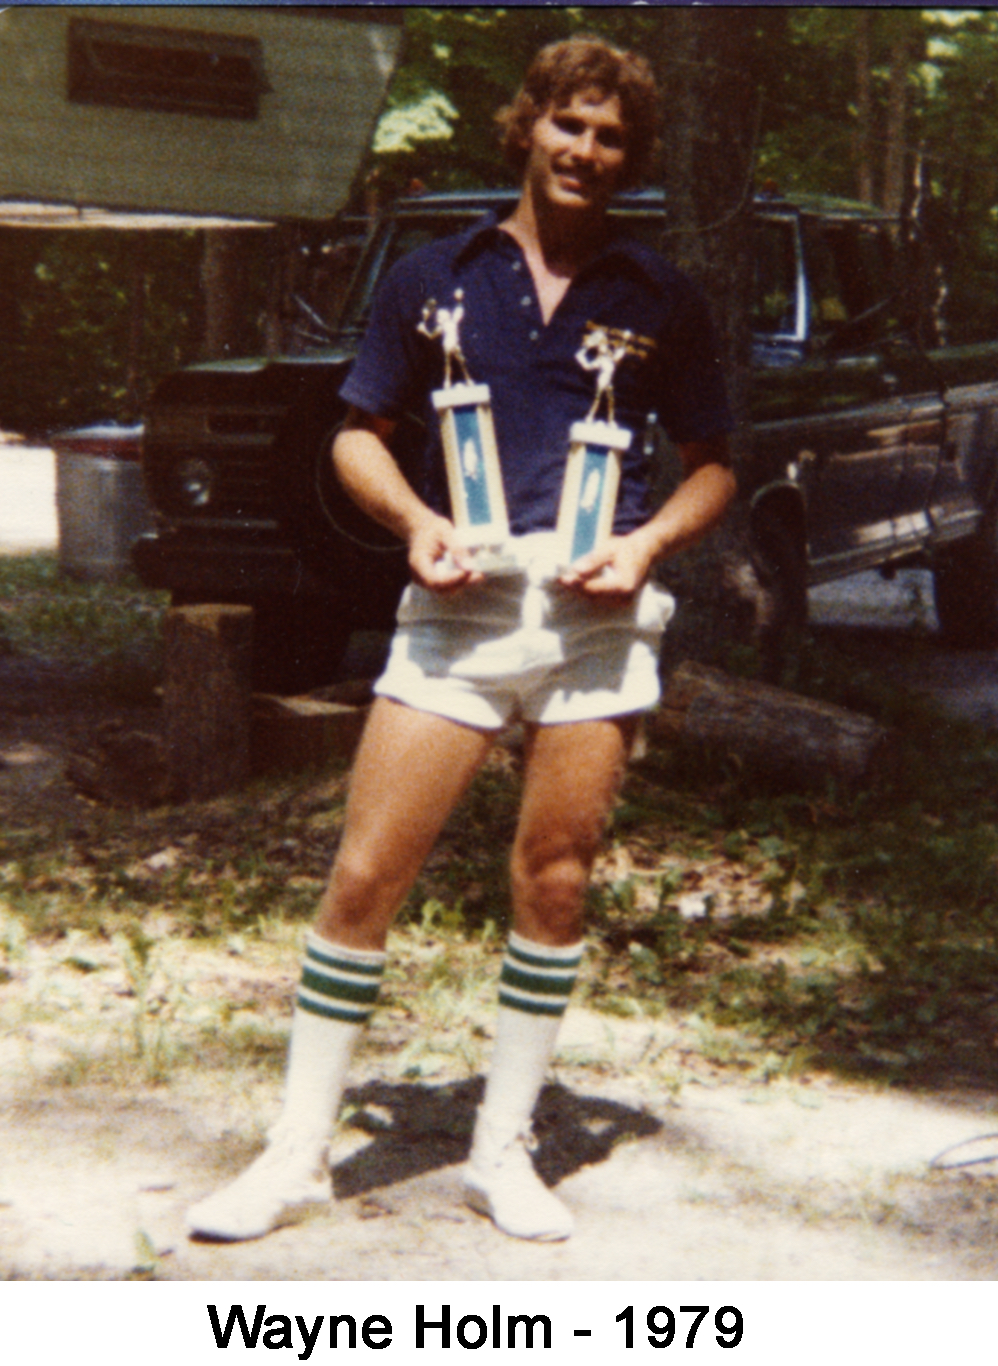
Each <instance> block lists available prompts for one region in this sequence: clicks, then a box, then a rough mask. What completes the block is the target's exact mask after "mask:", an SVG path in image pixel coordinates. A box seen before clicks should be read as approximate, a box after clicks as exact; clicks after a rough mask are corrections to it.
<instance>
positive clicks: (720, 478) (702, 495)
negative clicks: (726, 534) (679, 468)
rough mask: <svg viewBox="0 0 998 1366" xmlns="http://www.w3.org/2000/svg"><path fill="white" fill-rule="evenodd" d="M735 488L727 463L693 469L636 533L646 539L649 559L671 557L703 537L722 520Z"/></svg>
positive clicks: (644, 540)
mask: <svg viewBox="0 0 998 1366" xmlns="http://www.w3.org/2000/svg"><path fill="white" fill-rule="evenodd" d="M735 490H736V485H735V476H734V475H733V473H732V472H731V470H730V469H729V468H728V467H727V466H726V465H721V464H716V463H711V464H706V465H700V466H699V467H698V468H696V469H694V470H693V472H692V473H691V474H689V475H688V476H687V478H686V479H684V480H683V482H682V483H681V484H680V485H679V487H678V488H677V489H676V491H675V492H674V493H673V494H672V496H671V497H670V498H669V499H667V501H666V502H665V503H663V505H662V506H661V508H659V510H658V512H657V513H656V514H655V516H654V517H652V518H651V520H650V521H648V522H646V523H645V525H644V526H643V527H640V528H639V529H638V531H636V532H634V533H633V534H634V535H635V536H636V537H638V538H639V540H641V541H643V542H644V544H645V546H646V548H647V553H648V558H649V563H650V564H654V563H655V562H656V561H658V560H664V559H668V558H669V557H670V556H672V555H677V554H679V552H680V551H682V550H686V549H687V548H688V547H690V546H692V545H696V543H697V542H698V541H700V540H702V539H703V537H704V536H706V535H707V534H708V532H710V531H712V530H713V529H714V527H716V526H717V525H718V523H719V522H721V521H722V520H723V518H724V515H725V513H726V512H727V510H728V507H729V505H730V503H731V500H732V498H733V497H734V496H735Z"/></svg>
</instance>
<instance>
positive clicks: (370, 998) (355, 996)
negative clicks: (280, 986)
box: [301, 964, 381, 1006]
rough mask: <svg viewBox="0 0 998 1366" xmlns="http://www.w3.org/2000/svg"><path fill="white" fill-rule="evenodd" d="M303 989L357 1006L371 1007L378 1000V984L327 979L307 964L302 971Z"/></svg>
mask: <svg viewBox="0 0 998 1366" xmlns="http://www.w3.org/2000/svg"><path fill="white" fill-rule="evenodd" d="M301 982H302V986H303V987H308V988H309V989H310V990H311V991H315V992H318V994H319V995H320V996H331V997H335V998H336V999H337V1000H340V1001H355V1002H357V1004H358V1005H366V1006H373V1005H374V1003H375V1002H376V1001H377V999H378V988H379V987H380V985H381V983H380V982H370V983H368V982H349V981H347V979H346V978H344V977H327V976H326V975H325V974H324V973H318V972H315V971H314V970H313V969H312V968H310V967H309V966H308V965H307V964H306V966H305V967H304V969H303V970H302V975H301Z"/></svg>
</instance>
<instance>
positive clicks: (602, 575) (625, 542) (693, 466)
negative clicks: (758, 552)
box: [558, 437, 735, 603]
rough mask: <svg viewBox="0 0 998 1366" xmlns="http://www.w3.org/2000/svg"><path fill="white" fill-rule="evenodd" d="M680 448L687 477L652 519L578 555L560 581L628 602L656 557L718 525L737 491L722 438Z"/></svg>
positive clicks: (589, 594) (591, 594)
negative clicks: (595, 548)
mask: <svg viewBox="0 0 998 1366" xmlns="http://www.w3.org/2000/svg"><path fill="white" fill-rule="evenodd" d="M678 450H679V457H680V459H681V460H682V463H683V468H684V471H685V477H684V479H683V482H682V483H681V484H680V485H679V487H678V488H677V489H676V491H675V492H674V493H673V494H672V497H671V498H669V499H668V501H667V502H665V503H664V504H663V505H662V507H661V508H659V510H658V512H657V513H656V514H655V516H654V517H653V518H652V519H651V521H649V522H645V524H644V526H640V527H638V529H637V530H636V531H632V532H630V533H629V534H628V535H626V536H611V537H610V539H609V540H608V541H607V542H606V544H605V545H603V546H601V547H600V548H599V549H598V550H594V551H593V552H592V554H590V555H584V556H583V557H582V558H581V559H578V560H576V562H575V564H573V565H571V566H570V567H569V568H568V569H567V570H566V571H565V573H564V574H562V575H561V576H560V578H559V580H558V582H559V583H561V584H563V585H564V587H566V588H570V589H572V590H573V591H575V592H577V593H582V594H584V595H585V596H586V597H590V598H593V599H594V600H596V599H603V600H604V601H607V602H618V603H619V602H626V601H628V600H629V599H630V598H633V596H634V594H635V593H637V592H638V590H639V589H640V588H641V586H642V584H643V583H644V582H645V580H646V579H647V577H648V575H649V573H650V572H651V567H652V565H653V564H654V563H655V561H656V560H663V559H667V558H668V557H669V556H671V555H676V554H678V553H679V552H680V551H682V550H685V549H686V548H687V547H688V546H691V545H695V544H696V543H697V541H699V540H702V539H703V537H704V536H705V535H706V534H707V532H708V531H710V530H711V529H712V528H713V527H715V526H717V524H718V522H719V521H720V520H721V518H722V517H723V516H724V514H725V512H726V511H727V508H728V504H729V503H730V502H731V500H732V498H733V497H734V496H735V476H734V475H733V474H732V472H731V470H730V469H728V467H727V464H726V463H725V462H726V460H727V446H726V442H725V440H724V438H723V437H717V438H715V439H713V440H711V441H702V442H689V443H688V444H686V445H681V446H679V448H678Z"/></svg>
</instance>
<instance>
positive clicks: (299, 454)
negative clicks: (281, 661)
mask: <svg viewBox="0 0 998 1366" xmlns="http://www.w3.org/2000/svg"><path fill="white" fill-rule="evenodd" d="M344 416H345V414H344V412H343V408H342V405H340V406H339V408H327V409H326V410H324V411H323V410H316V411H314V412H313V413H312V414H311V415H310V416H309V418H308V419H307V420H306V421H304V422H302V423H301V424H300V425H299V426H298V427H297V429H296V431H295V433H294V438H293V443H289V445H292V449H293V451H294V464H293V466H292V468H294V469H295V470H296V475H295V478H294V482H293V485H292V496H293V500H294V502H293V507H292V509H291V511H290V517H291V525H292V526H293V529H294V530H293V535H294V540H295V545H296V547H297V549H298V552H299V554H300V555H301V558H302V563H303V565H304V566H305V568H306V570H307V572H308V574H309V576H310V578H311V579H312V581H313V582H318V583H319V584H320V585H328V589H329V592H330V593H331V594H332V595H334V596H337V597H339V598H340V599H341V600H342V601H343V602H344V604H349V613H350V624H351V629H353V630H358V631H389V630H391V629H392V628H393V626H394V621H395V609H396V607H397V606H398V600H399V598H400V597H401V595H402V590H403V588H404V587H405V585H406V584H407V583H408V581H409V567H408V558H407V555H406V550H405V546H404V545H403V543H402V542H401V541H400V540H399V539H398V537H397V536H395V535H393V534H392V533H391V532H390V531H387V530H386V529H385V528H384V527H382V526H380V525H379V524H378V523H377V522H375V521H373V520H372V519H371V518H370V517H368V516H367V515H366V514H365V513H363V512H362V511H361V510H360V508H359V507H358V506H357V505H356V503H354V501H353V499H352V498H351V497H350V496H349V494H347V492H346V491H345V490H344V488H343V487H342V485H341V484H340V481H339V479H338V478H337V476H336V472H335V470H334V468H333V464H332V459H331V455H330V452H331V449H332V444H333V440H334V438H335V436H336V433H337V432H338V431H339V429H340V427H341V426H342V424H343V419H344ZM421 441H422V436H421V434H420V433H419V432H417V431H416V430H415V424H414V423H413V422H412V421H411V420H407V419H403V420H402V421H400V422H399V424H398V428H397V431H396V434H395V436H394V437H393V439H392V442H391V448H392V454H393V455H395V457H396V459H397V460H398V463H399V466H400V468H402V470H403V472H404V473H407V474H408V473H410V470H411V456H410V451H411V449H412V448H413V447H414V443H416V442H419V443H420V444H421Z"/></svg>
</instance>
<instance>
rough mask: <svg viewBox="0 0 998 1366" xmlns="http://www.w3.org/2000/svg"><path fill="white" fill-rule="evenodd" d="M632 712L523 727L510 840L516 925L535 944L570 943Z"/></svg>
mask: <svg viewBox="0 0 998 1366" xmlns="http://www.w3.org/2000/svg"><path fill="white" fill-rule="evenodd" d="M636 728H637V718H636V717H634V716H622V717H613V718H611V719H609V720H604V721H581V722H577V723H575V724H571V725H563V726H533V727H531V728H530V730H529V731H528V733H527V769H526V779H525V786H524V793H523V804H522V806H521V808H520V821H519V825H518V828H517V833H516V841H515V843H514V845H513V855H512V877H513V926H514V929H516V930H517V932H518V933H520V934H522V935H524V936H525V937H526V938H528V939H531V940H534V941H535V942H537V943H539V944H553V945H558V944H573V943H575V942H576V941H577V940H578V939H579V938H580V937H581V934H582V906H583V902H584V899H585V892H586V887H587V886H588V883H589V875H590V873H591V872H592V866H593V861H594V860H595V858H596V855H597V853H598V852H599V848H600V845H601V843H602V841H603V835H604V831H605V828H606V822H607V818H608V816H609V814H610V810H611V808H612V806H613V803H614V800H615V798H616V796H617V792H618V791H619V789H620V784H621V781H622V780H623V776H624V770H625V767H626V764H627V756H628V754H629V753H630V750H631V745H632V743H633V740H634V734H635V731H636Z"/></svg>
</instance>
